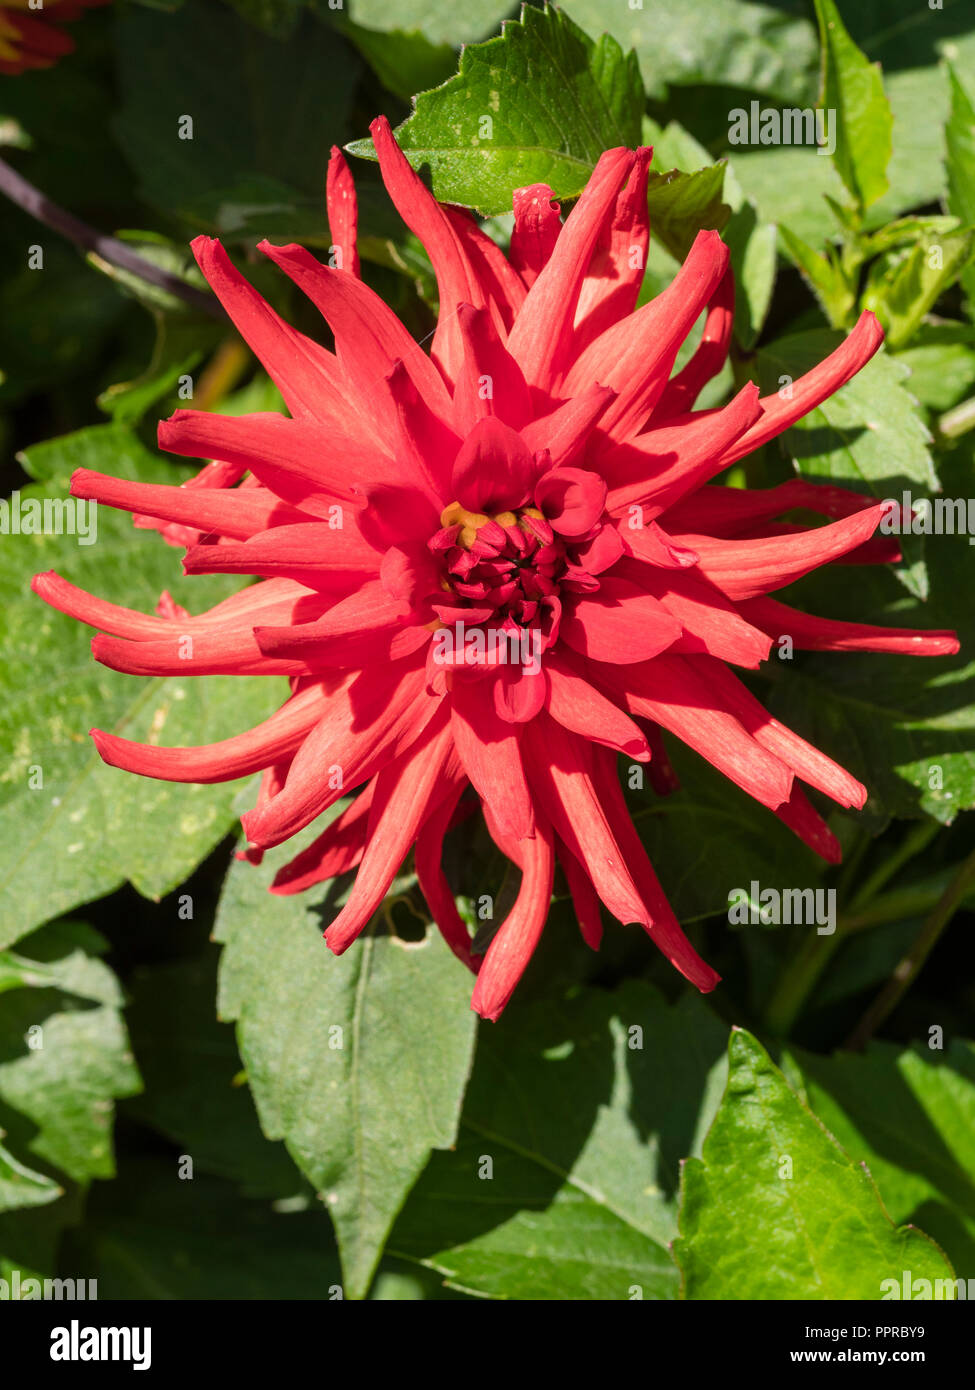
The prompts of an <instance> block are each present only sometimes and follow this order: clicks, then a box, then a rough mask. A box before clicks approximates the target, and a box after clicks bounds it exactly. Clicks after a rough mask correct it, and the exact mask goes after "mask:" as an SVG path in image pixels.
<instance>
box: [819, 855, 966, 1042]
mask: <svg viewBox="0 0 975 1390" xmlns="http://www.w3.org/2000/svg"><path fill="white" fill-rule="evenodd" d="M973 886H975V852H973V853H971V854H970V855H969V856H968V858H967V859H964V860H963V861H962V863H961V866H960V867H959V869H958V872H957V873H956V874H955V876H954V878H953V879H952V880H951V882H950V883H949V884H948V887H947V888H946V889H945V891H944V893H942V895H941V897H940V898H939V899H938V901H937V902H936V903H935V905H934V907H933V909H932V910H931V913H930V914H929V916H928V917H927V918H926V919H925V921H924V925H923V926H922V927H921V930H920V932H919V933H918V935H917V937H916V939H915V941H914V943H913V945H912V946H911V947H910V949H909V950H908V951H907V953H906V954H905V955H904V956H902V958H901V959H900V960H899V961H898V963H897V965H896V966H895V967H894V972H893V974H892V975H891V977H890V979H889V980H888V981H887V983H886V985H884V987H883V989H882V990H881V991H880V993H879V994H878V995H877V997H876V999H875V1000H874V1001H873V1003H872V1004H871V1005H870V1007H869V1009H867V1011H866V1013H865V1014H864V1015H863V1017H862V1018H861V1020H860V1022H859V1023H858V1024H857V1026H856V1027H855V1028H854V1030H853V1032H852V1033H851V1034H850V1036H849V1038H848V1039H847V1042H846V1046H847V1047H848V1048H849V1049H850V1050H851V1051H860V1050H861V1049H862V1048H864V1047H865V1046H866V1044H867V1042H868V1041H869V1040H870V1038H871V1037H872V1036H873V1034H874V1032H875V1031H876V1029H877V1028H879V1027H880V1025H881V1024H882V1023H883V1022H884V1020H885V1019H886V1018H887V1017H888V1015H889V1014H891V1013H892V1012H893V1010H894V1009H895V1008H896V1007H897V1005H898V1004H899V1003H900V1001H901V999H903V997H904V995H905V994H906V993H907V991H908V990H909V989H910V987H911V985H912V984H913V983H914V981H915V980H916V979H917V977H918V975H919V974H920V972H921V969H922V967H923V965H924V962H925V961H926V960H927V958H928V956H929V955H930V954H931V952H932V950H933V949H934V946H935V944H936V943H937V941H938V938H939V937H940V935H941V933H942V932H943V931H944V929H945V927H946V926H947V925H948V923H949V922H950V921H951V919H952V917H953V916H954V915H955V912H956V911H957V910H958V907H959V906H960V904H961V902H962V899H963V898H964V897H965V896H966V894H967V893H968V891H969V890H970V888H972V887H973Z"/></svg>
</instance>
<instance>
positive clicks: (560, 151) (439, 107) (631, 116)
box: [347, 5, 644, 214]
mask: <svg viewBox="0 0 975 1390" xmlns="http://www.w3.org/2000/svg"><path fill="white" fill-rule="evenodd" d="M643 100H644V98H643V85H642V83H641V81H640V74H639V69H638V67H637V63H636V58H635V56H634V55H633V54H632V53H631V54H629V55H628V56H624V54H623V51H622V49H621V48H620V46H619V44H617V43H616V41H615V40H614V39H611V38H608V37H607V36H605V35H604V36H603V37H602V38H600V39H599V41H598V42H596V43H593V41H592V40H591V39H589V38H587V36H586V35H585V34H584V33H583V32H582V30H581V29H579V28H577V26H576V25H575V24H573V22H572V21H571V20H570V19H569V17H568V16H567V15H566V14H564V13H563V11H561V10H556V9H550V8H548V7H546V8H545V9H544V10H537V9H534V8H533V7H532V6H530V5H526V6H525V8H524V9H523V11H522V15H521V19H520V21H518V22H512V23H510V24H507V25H505V28H504V32H503V34H502V35H501V36H500V37H499V38H496V39H490V40H489V41H488V42H487V43H483V44H473V45H471V46H469V47H467V48H465V49H464V51H463V53H462V54H461V59H460V70H459V71H458V73H457V75H456V76H455V77H452V78H451V79H450V80H449V81H448V82H445V83H444V85H443V86H442V87H438V88H437V89H436V90H435V91H432V92H425V93H423V94H421V95H420V96H418V97H417V100H416V109H415V110H414V112H413V114H412V115H411V116H410V117H409V119H408V120H406V121H405V122H404V123H403V124H402V125H401V126H399V127H398V129H397V131H396V138H397V141H398V142H399V145H400V148H401V149H402V150H403V153H404V154H405V155H406V157H407V159H408V160H409V161H410V163H411V164H412V165H413V166H414V168H416V169H428V170H429V173H430V177H431V180H432V184H433V191H434V193H435V195H436V196H437V197H438V198H439V199H441V201H443V202H450V203H460V204H462V205H464V206H465V207H471V208H476V209H477V211H478V212H482V213H486V214H494V213H502V212H510V211H511V194H512V192H513V190H514V189H516V188H522V187H524V186H525V185H527V184H532V183H547V184H549V185H550V187H551V188H552V191H553V193H554V195H555V197H556V198H574V197H576V196H577V195H578V194H579V193H581V192H582V190H583V188H584V187H585V185H586V183H587V181H588V179H589V176H590V174H591V173H592V171H593V168H594V167H595V164H596V161H597V160H598V158H599V156H600V155H601V154H602V152H603V151H604V150H606V149H609V148H611V147H613V146H616V145H630V146H635V145H636V144H638V143H639V137H640V117H641V114H642V111H643ZM347 148H348V149H349V150H350V151H351V152H352V153H353V154H358V155H362V156H364V157H365V158H375V151H374V149H373V145H372V141H371V140H357V141H355V142H354V144H352V145H349V146H348V147H347Z"/></svg>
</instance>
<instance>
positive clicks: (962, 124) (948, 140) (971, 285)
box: [945, 63, 975, 299]
mask: <svg viewBox="0 0 975 1390" xmlns="http://www.w3.org/2000/svg"><path fill="white" fill-rule="evenodd" d="M947 66H948V85H949V90H950V92H951V108H950V111H949V114H948V121H947V124H946V125H945V147H946V151H947V158H946V161H945V168H946V173H947V177H948V196H947V200H946V201H947V205H948V211H949V212H951V213H954V215H955V216H956V217H957V218H959V219H960V220H961V223H962V225H963V226H964V227H972V226H975V104H973V102H972V98H971V97H970V96H969V94H968V90H967V88H966V87H965V85H964V83H963V82H962V80H961V78H960V76H959V74H958V72H957V71H956V69H955V67H954V66H953V65H952V64H951V63H949V64H948V65H947ZM962 279H963V282H964V285H965V289H966V292H967V294H968V297H969V299H972V298H975V271H973V270H971V269H969V270H968V271H967V272H966V273H965V274H964V275H963V277H962Z"/></svg>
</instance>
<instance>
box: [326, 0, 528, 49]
mask: <svg viewBox="0 0 975 1390" xmlns="http://www.w3.org/2000/svg"><path fill="white" fill-rule="evenodd" d="M516 7H517V0H467V3H466V4H465V5H464V6H463V7H462V8H458V6H457V5H456V4H455V3H454V0H351V3H350V6H349V8H350V12H351V16H352V18H353V19H354V20H355V22H356V24H362V25H365V26H366V28H368V29H374V30H380V31H382V32H385V33H388V32H390V31H396V30H400V31H402V30H404V29H407V30H416V31H418V32H419V33H421V34H423V36H424V37H425V38H426V39H428V40H429V42H430V43H433V44H452V45H454V46H456V45H458V44H462V43H473V42H474V41H475V40H477V39H483V38H485V37H486V35H488V34H490V33H491V32H492V31H493V30H494V29H496V28H497V27H498V25H499V24H500V23H501V21H502V19H505V18H506V17H507V16H508V15H510V14H511V13H512V12H513V11H514V10H515V8H516Z"/></svg>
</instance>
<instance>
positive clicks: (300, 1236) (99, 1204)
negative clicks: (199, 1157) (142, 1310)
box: [78, 1157, 342, 1302]
mask: <svg viewBox="0 0 975 1390" xmlns="http://www.w3.org/2000/svg"><path fill="white" fill-rule="evenodd" d="M78 1246H79V1250H80V1252H81V1256H83V1258H79V1264H80V1265H81V1268H82V1269H83V1270H84V1272H85V1275H86V1277H88V1278H94V1279H97V1280H98V1296H99V1298H102V1299H112V1298H121V1299H130V1298H139V1299H151V1300H155V1299H181V1300H182V1299H192V1300H194V1301H197V1300H210V1299H223V1300H234V1301H236V1300H238V1299H246V1300H251V1299H275V1300H278V1299H284V1300H292V1299H309V1300H315V1301H316V1302H317V1301H323V1300H328V1299H340V1298H341V1297H342V1285H341V1275H340V1273H339V1264H338V1258H337V1256H336V1253H335V1246H334V1242H333V1241H332V1239H331V1232H330V1230H329V1227H328V1222H327V1221H326V1220H325V1218H324V1216H323V1214H322V1213H321V1212H320V1211H314V1210H307V1209H298V1210H292V1209H290V1208H287V1209H283V1208H282V1207H281V1206H280V1205H272V1204H271V1203H270V1202H267V1201H258V1200H255V1199H253V1198H247V1197H242V1196H241V1195H240V1194H239V1193H238V1192H237V1190H236V1189H235V1187H234V1186H233V1184H232V1183H228V1182H221V1181H220V1180H219V1179H218V1178H213V1177H210V1176H209V1175H208V1174H206V1173H196V1174H194V1176H193V1177H192V1179H190V1178H184V1177H181V1176H180V1173H179V1164H178V1162H177V1160H176V1158H175V1157H174V1158H172V1159H169V1160H168V1161H163V1160H161V1159H156V1158H133V1159H130V1160H129V1161H128V1162H127V1163H126V1164H125V1166H124V1167H123V1168H122V1171H121V1174H120V1176H119V1177H118V1178H117V1179H116V1181H115V1182H113V1183H108V1184H106V1185H104V1186H102V1187H99V1188H98V1189H96V1191H95V1192H93V1193H92V1196H91V1199H90V1200H89V1204H88V1219H87V1223H86V1226H85V1227H84V1228H83V1230H82V1232H81V1234H80V1238H79V1242H78Z"/></svg>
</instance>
